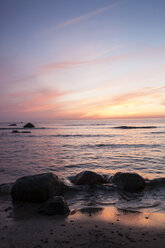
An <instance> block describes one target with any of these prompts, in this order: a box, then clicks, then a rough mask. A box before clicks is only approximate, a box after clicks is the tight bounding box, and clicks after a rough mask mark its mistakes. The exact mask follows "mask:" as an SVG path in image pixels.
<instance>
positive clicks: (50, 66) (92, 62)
mask: <svg viewBox="0 0 165 248" xmlns="http://www.w3.org/2000/svg"><path fill="white" fill-rule="evenodd" d="M132 56H133V54H123V55H116V56H109V57H106V58H100V59H92V60H82V61H81V60H79V61H63V62H57V63H53V64H48V65H45V66H43V67H42V68H41V69H72V68H75V67H78V66H84V65H96V64H102V63H109V62H115V61H120V60H123V59H126V58H129V57H132Z"/></svg>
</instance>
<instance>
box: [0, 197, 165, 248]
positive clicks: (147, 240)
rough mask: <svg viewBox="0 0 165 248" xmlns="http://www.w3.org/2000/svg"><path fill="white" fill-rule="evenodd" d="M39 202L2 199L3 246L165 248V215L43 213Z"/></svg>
mask: <svg viewBox="0 0 165 248" xmlns="http://www.w3.org/2000/svg"><path fill="white" fill-rule="evenodd" d="M38 207H39V206H38V204H14V205H13V204H12V202H11V200H10V199H8V198H6V199H4V198H3V199H0V247H1V248H42V247H43V248H48V247H49V248H52V247H54V248H61V247H63V248H77V247H85V248H86V247H90V248H91V247H96V248H99V247H100V248H101V247H102V248H121V247H127V248H138V247H144V248H147V247H150V248H164V247H165V214H164V213H140V212H129V211H123V210H117V209H115V208H112V207H111V208H109V207H106V208H104V209H102V208H88V209H81V210H77V211H73V212H72V213H71V214H70V215H68V216H43V215H40V214H39V213H37V209H38Z"/></svg>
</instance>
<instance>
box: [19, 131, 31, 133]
mask: <svg viewBox="0 0 165 248" xmlns="http://www.w3.org/2000/svg"><path fill="white" fill-rule="evenodd" d="M21 133H31V132H30V131H22V132H21Z"/></svg>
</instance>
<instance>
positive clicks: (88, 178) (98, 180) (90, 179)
mask: <svg viewBox="0 0 165 248" xmlns="http://www.w3.org/2000/svg"><path fill="white" fill-rule="evenodd" d="M71 181H72V182H73V183H74V184H76V185H85V184H88V185H95V184H102V183H105V179H104V177H103V176H102V175H99V174H97V173H95V172H93V171H82V172H80V173H79V174H77V175H76V176H75V177H73V178H72V180H71Z"/></svg>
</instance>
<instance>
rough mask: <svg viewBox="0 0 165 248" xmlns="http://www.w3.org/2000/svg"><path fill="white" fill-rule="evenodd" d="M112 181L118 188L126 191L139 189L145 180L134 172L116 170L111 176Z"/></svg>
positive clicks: (142, 186)
mask: <svg viewBox="0 0 165 248" xmlns="http://www.w3.org/2000/svg"><path fill="white" fill-rule="evenodd" d="M112 182H113V183H114V184H116V185H118V186H119V188H121V189H123V190H126V191H136V190H141V189H143V188H144V187H145V180H144V178H142V177H141V176H140V175H138V174H136V173H128V172H125V173H122V172H117V173H116V174H115V175H114V176H113V178H112Z"/></svg>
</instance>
